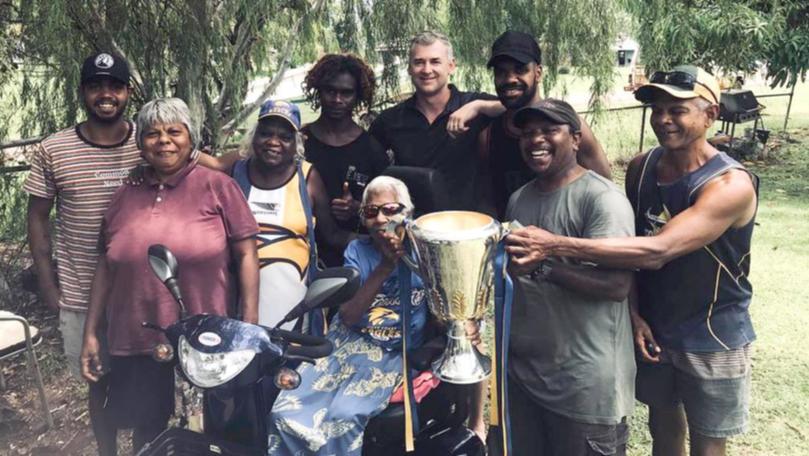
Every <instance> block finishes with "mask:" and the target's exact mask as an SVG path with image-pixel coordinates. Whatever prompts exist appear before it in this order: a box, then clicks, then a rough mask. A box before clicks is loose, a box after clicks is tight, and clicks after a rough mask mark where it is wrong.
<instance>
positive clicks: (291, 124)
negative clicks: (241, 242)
mask: <svg viewBox="0 0 809 456" xmlns="http://www.w3.org/2000/svg"><path fill="white" fill-rule="evenodd" d="M300 126H301V121H300V111H299V109H298V107H297V106H296V105H294V104H292V103H287V102H284V101H272V100H267V101H266V102H264V104H263V105H262V106H261V109H260V111H259V116H258V123H257V124H256V127H255V130H254V131H253V133H252V134H251V135H250V136H249V137H250V138H251V139H250V142H249V143H248V147H247V149H248V150H247V153H246V154H245V155H246V156H247V158H246V159H243V160H240V161H238V162H236V163H235V164H234V166H233V168H232V170H231V175H232V176H233V178H234V179H235V180H236V182H237V183H238V184H239V187H241V189H242V191H243V192H244V195H245V198H246V199H247V202H248V203H249V205H250V209H251V211H252V212H253V215H254V216H255V218H256V222H258V225H259V234H258V236H257V239H256V242H257V249H258V257H259V266H260V291H259V315H258V318H259V324H262V325H267V326H274V325H275V324H276V323H277V322H278V321H280V320H281V318H282V317H283V316H284V315H286V314H287V312H289V310H290V309H292V308H293V307H294V306H295V305H297V304H298V303H299V302H300V300H301V299H302V298H303V296H304V294H305V293H306V281H307V274H308V273H309V271H310V269H311V268H312V267H313V266H314V265H313V264H312V263H313V261H316V258H317V256H316V255H314V254H313V253H314V252H313V251H311V248H313V247H311V246H310V240H311V239H313V237H312V234H313V233H312V232H311V230H312V229H313V228H314V227H315V225H317V234H318V235H321V236H323V238H324V240H325V241H326V242H327V243H329V244H331V245H333V246H335V247H336V248H339V249H344V248H345V246H346V245H347V244H348V242H349V241H350V240H351V238H352V237H353V235H352V234H351V233H349V232H346V231H342V230H340V229H339V228H338V227H337V225H336V223H335V222H334V219H333V218H332V216H331V213H330V212H329V199H328V196H327V194H326V189H325V186H324V184H323V180H322V179H321V178H320V175H319V174H318V172H317V170H315V169H313V168H312V166H311V164H309V163H308V162H305V161H302V158H301V157H302V155H303V154H302V149H303V139H302V137H301V136H300V134H299V130H300ZM315 220H316V221H317V224H315ZM294 324H295V322H290V323H287V324H286V325H285V326H284V327H285V328H287V329H290V328H292V327H293V326H294Z"/></svg>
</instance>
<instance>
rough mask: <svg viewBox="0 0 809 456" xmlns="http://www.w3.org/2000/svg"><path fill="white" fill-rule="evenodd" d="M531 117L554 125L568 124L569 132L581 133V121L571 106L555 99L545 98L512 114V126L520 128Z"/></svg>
mask: <svg viewBox="0 0 809 456" xmlns="http://www.w3.org/2000/svg"><path fill="white" fill-rule="evenodd" d="M531 116H540V117H544V118H546V119H548V120H550V121H551V122H553V123H556V124H560V125H562V124H568V125H570V130H571V131H574V132H576V131H581V120H579V115H578V114H576V110H575V109H573V106H570V105H569V104H568V103H567V102H565V101H562V100H557V99H555V98H545V99H544V100H540V101H539V102H538V103H535V104H532V105H529V106H525V107H523V108H520V109H518V110H517V112H516V113H514V126H515V127H517V128H522V127H523V126H524V125H525V121H526V120H527V119H528V118H529V117H531Z"/></svg>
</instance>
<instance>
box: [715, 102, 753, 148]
mask: <svg viewBox="0 0 809 456" xmlns="http://www.w3.org/2000/svg"><path fill="white" fill-rule="evenodd" d="M763 110H764V105H762V104H761V103H759V102H758V100H757V99H756V96H755V95H754V94H753V92H752V91H750V90H728V91H727V92H722V94H721V96H720V99H719V120H721V121H722V131H723V132H725V133H729V134H730V142H729V143H728V144H729V146H730V147H731V148H732V146H733V138H734V136H735V135H736V125H737V124H741V123H746V122H753V132H756V131H758V124H759V122H760V121H761V111H763ZM728 127H730V131H728Z"/></svg>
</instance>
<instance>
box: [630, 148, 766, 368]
mask: <svg viewBox="0 0 809 456" xmlns="http://www.w3.org/2000/svg"><path fill="white" fill-rule="evenodd" d="M662 155H663V148H661V147H658V148H655V149H653V150H651V151H650V152H649V153H647V155H646V158H645V160H644V162H643V166H642V169H641V175H640V179H639V186H638V189H637V194H636V195H634V198H633V201H632V205H633V207H634V209H635V231H636V234H637V235H638V236H653V235H655V234H656V233H657V232H658V231H659V230H660V229H661V228H662V227H663V225H665V224H666V222H668V221H669V220H670V219H671V218H673V217H675V216H676V215H677V214H679V213H680V212H682V211H684V210H686V209H688V208H689V207H690V206H692V205H693V204H694V202H695V201H696V196H697V194H698V192H699V190H700V189H701V188H702V187H703V186H704V185H705V183H707V182H709V181H710V180H711V179H713V178H715V177H718V176H720V175H722V174H724V173H726V172H728V171H729V170H731V169H741V170H743V171H745V172H748V173H749V174H750V176H751V179H752V180H753V185H754V187H755V188H756V193H758V178H757V177H756V176H755V175H754V174H752V173H750V172H749V171H747V170H746V169H745V168H744V167H743V166H742V165H741V164H740V163H738V162H737V161H736V160H734V159H732V158H730V157H729V156H728V155H727V154H725V153H723V152H719V153H718V154H716V155H715V156H714V157H712V158H711V159H710V160H708V162H707V163H705V164H704V165H702V166H701V167H700V168H699V169H697V170H695V171H693V172H691V173H689V174H687V175H685V176H683V177H681V178H680V179H678V180H676V181H675V182H672V183H671V184H665V185H663V184H659V183H658V179H657V171H656V170H657V163H658V162H659V160H660V157H661V156H662ZM754 221H755V217H754V218H753V220H751V221H750V222H749V223H748V224H747V225H745V226H743V227H741V228H729V229H728V230H727V231H725V232H724V233H722V235H721V236H720V237H719V238H718V239H716V240H715V241H713V242H711V243H710V244H708V245H706V246H704V247H703V248H700V249H699V250H696V251H694V252H691V253H689V254H687V255H684V256H681V257H679V258H676V259H674V260H672V261H670V262H669V263H667V264H666V265H665V266H663V267H662V268H661V269H660V270H657V271H640V272H639V273H638V294H639V303H638V304H639V311H640V314H641V316H642V317H643V318H644V319H646V321H647V322H648V323H649V325H650V327H651V328H652V332H653V334H654V336H655V339H656V340H657V341H658V342H659V343H660V344H661V345H662V346H664V347H669V348H674V349H677V350H685V351H692V352H716V351H722V350H729V349H734V348H739V347H742V346H744V345H746V344H748V343H750V342H751V341H753V340H754V339H755V333H754V331H753V325H752V323H751V321H750V313H749V312H748V308H749V306H750V298H751V297H752V294H753V290H752V286H751V285H750V282H749V281H748V279H747V277H748V274H749V272H750V240H751V237H752V234H753V225H754Z"/></svg>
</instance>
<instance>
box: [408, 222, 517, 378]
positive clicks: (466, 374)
mask: <svg viewBox="0 0 809 456" xmlns="http://www.w3.org/2000/svg"><path fill="white" fill-rule="evenodd" d="M405 228H406V231H407V235H408V238H409V239H410V242H411V244H412V246H413V250H414V251H415V257H416V262H414V261H413V260H412V259H410V258H408V257H407V256H405V257H403V259H404V260H405V263H406V264H407V265H408V267H409V268H410V269H411V270H412V271H413V272H415V273H416V274H418V275H419V277H421V279H422V281H423V282H424V286H425V289H426V290H427V300H428V303H429V306H430V310H431V311H432V313H433V314H434V315H435V316H436V317H437V318H438V319H439V320H441V321H442V322H443V323H444V324H446V325H447V336H448V342H447V347H446V348H445V349H444V352H443V354H442V355H441V357H440V358H438V359H437V360H436V361H434V362H433V365H432V368H433V374H434V375H436V376H437V377H438V378H440V379H441V380H442V381H445V382H449V383H456V384H471V383H477V382H480V381H481V380H483V379H485V378H486V377H488V376H489V374H490V373H491V360H490V359H489V357H487V356H485V355H482V354H481V353H480V352H478V350H477V349H476V348H475V347H473V346H472V343H471V342H470V341H469V339H467V338H466V332H465V330H464V324H465V322H466V320H469V319H474V320H480V319H482V318H483V317H484V316H485V314H486V310H487V309H488V306H489V303H490V302H491V299H490V298H492V295H493V293H494V291H493V286H492V285H493V280H494V269H493V268H494V266H493V258H494V254H495V248H496V246H497V243H498V241H500V239H501V238H502V237H503V236H504V235H505V228H504V226H503V225H501V224H500V223H498V222H497V221H495V220H494V219H493V218H491V217H489V216H488V215H485V214H481V213H478V212H467V211H443V212H434V213H431V214H427V215H423V216H421V217H419V218H418V219H416V220H414V221H408V222H405Z"/></svg>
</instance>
